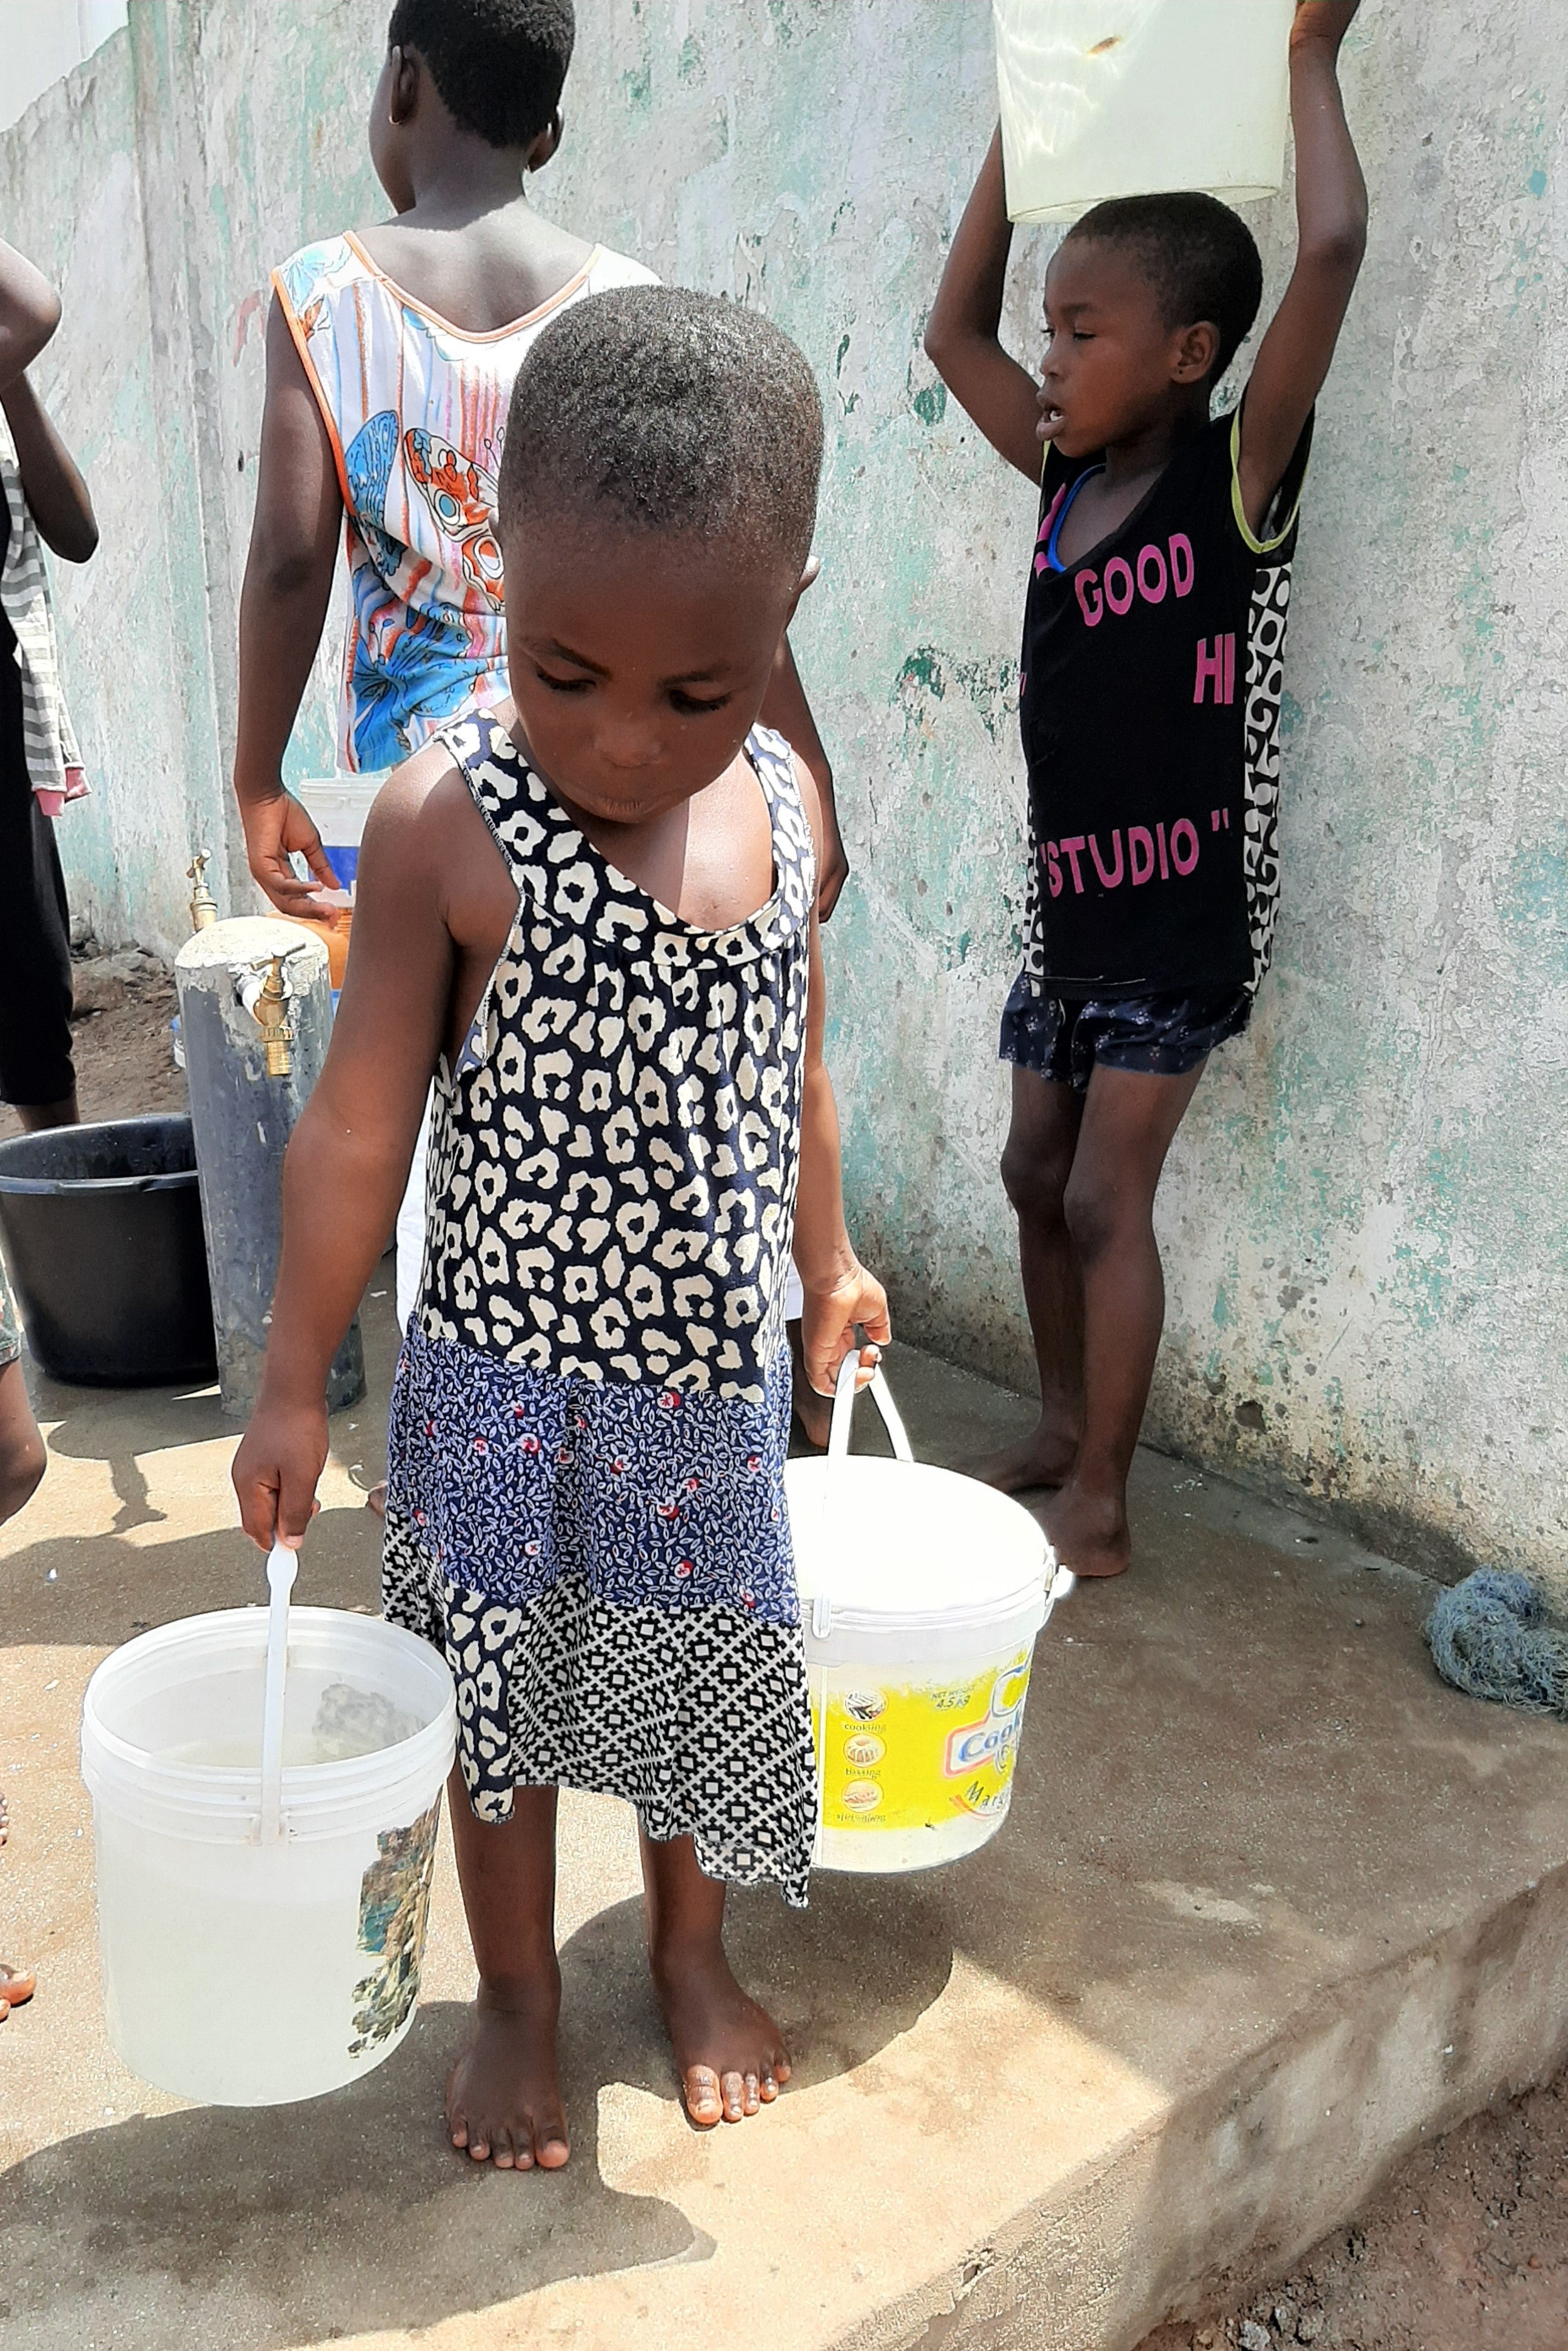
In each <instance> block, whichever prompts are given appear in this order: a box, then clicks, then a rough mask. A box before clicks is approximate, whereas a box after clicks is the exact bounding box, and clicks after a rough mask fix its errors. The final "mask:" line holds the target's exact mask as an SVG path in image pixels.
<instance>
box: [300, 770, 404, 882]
mask: <svg viewBox="0 0 1568 2351" xmlns="http://www.w3.org/2000/svg"><path fill="white" fill-rule="evenodd" d="M385 781H386V778H385V776H384V775H375V776H332V777H326V778H321V779H320V780H319V781H315V782H311V783H308V784H296V785H295V787H294V797H295V799H297V800H298V802H299V804H300V806H301V807H302V808H303V809H304V810H305V811H306V814H307V815H308V817H309V819H310V820H311V822H312V823H313V824H314V826H315V827H316V830H317V831H318V832H319V834H320V836H321V846H322V848H323V849H324V850H325V851H326V852H327V854H328V856H329V859H330V860H331V863H332V871H333V872H334V873H336V875H337V877H338V879H339V881H340V883H342V885H343V888H344V889H345V890H348V891H352V889H353V887H354V884H355V882H356V881H357V880H358V878H359V872H360V843H361V841H362V840H363V839H364V836H365V819H366V818H367V817H368V816H369V814H370V812H371V809H372V808H373V807H374V805H375V799H376V794H377V793H378V792H379V791H380V790H381V788H382V785H383V784H384V783H385Z"/></svg>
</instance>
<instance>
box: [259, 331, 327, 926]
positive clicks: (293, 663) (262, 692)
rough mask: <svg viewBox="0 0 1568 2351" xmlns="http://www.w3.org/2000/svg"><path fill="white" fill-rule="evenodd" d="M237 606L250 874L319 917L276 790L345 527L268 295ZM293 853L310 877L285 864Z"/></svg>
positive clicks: (293, 814) (289, 810)
mask: <svg viewBox="0 0 1568 2351" xmlns="http://www.w3.org/2000/svg"><path fill="white" fill-rule="evenodd" d="M258 476H259V477H258V480H257V484H256V519H255V521H254V522H253V523H252V525H251V533H250V553H249V556H248V558H247V559H246V567H245V587H244V589H243V590H242V592H241V595H240V608H239V737H238V743H237V746H236V748H235V796H236V797H237V799H238V800H239V808H240V815H241V817H242V818H243V819H244V821H245V843H246V855H247V857H248V859H249V862H250V870H251V872H252V874H253V875H254V876H255V878H256V881H257V882H258V883H260V885H261V887H262V888H263V889H264V890H265V891H266V893H267V896H268V897H269V898H270V899H271V901H272V903H273V904H274V905H275V906H277V907H278V908H279V909H280V910H281V911H282V912H283V913H284V914H314V913H319V908H318V907H317V906H315V904H313V902H312V899H311V895H310V893H311V892H312V890H314V889H316V888H317V887H321V888H325V889H328V890H335V889H336V888H337V886H338V877H337V875H336V874H335V873H334V872H333V871H332V868H331V865H330V864H329V862H328V857H327V852H326V851H325V850H324V849H323V848H322V846H321V836H320V834H319V832H318V831H317V830H316V827H315V826H314V825H313V824H312V823H311V821H310V819H309V818H308V815H307V814H306V812H305V810H303V809H302V808H301V807H300V805H299V802H298V800H297V799H294V798H293V796H292V795H291V794H290V793H288V792H286V791H285V790H284V789H283V755H284V753H285V751H286V750H287V748H288V737H289V736H290V735H291V734H292V733H293V731H294V722H295V720H296V719H297V718H298V716H299V704H300V700H301V697H302V696H303V695H304V692H305V687H306V683H307V681H308V678H309V675H310V665H311V664H312V662H313V661H314V660H315V658H316V649H317V647H318V645H319V643H320V642H321V630H322V625H323V623H324V622H325V621H326V618H327V601H328V599H329V596H330V595H331V592H332V572H333V569H334V567H335V566H336V563H337V559H338V540H339V537H340V532H341V529H342V523H343V499H342V493H341V491H340V488H339V486H338V469H337V465H336V462H335V460H334V458H333V455H332V444H331V442H330V440H329V437H328V434H327V427H326V425H325V424H324V423H323V422H322V418H321V411H320V409H319V407H318V406H317V403H316V397H315V394H314V393H313V392H312V391H311V389H310V385H309V381H308V378H307V376H306V373H305V367H304V362H303V361H302V360H301V359H300V357H299V354H298V350H296V349H295V347H294V338H293V336H292V335H291V334H290V333H289V330H288V321H287V319H286V318H285V316H284V314H283V308H282V305H281V304H280V303H279V302H278V300H277V297H276V296H274V298H273V303H272V308H271V311H270V312H269V314H268V317H267V406H266V408H265V410H264V411H263V413H262V420H261V455H260V460H259V465H258ZM291 850H298V852H299V854H300V855H301V856H302V857H303V858H304V859H305V861H306V862H307V863H308V866H309V868H310V871H311V872H312V874H313V875H314V876H315V880H314V881H312V882H308V883H307V882H301V881H300V880H299V878H298V875H297V874H296V872H295V871H294V868H293V867H292V865H290V863H289V862H288V855H289V852H290V851H291Z"/></svg>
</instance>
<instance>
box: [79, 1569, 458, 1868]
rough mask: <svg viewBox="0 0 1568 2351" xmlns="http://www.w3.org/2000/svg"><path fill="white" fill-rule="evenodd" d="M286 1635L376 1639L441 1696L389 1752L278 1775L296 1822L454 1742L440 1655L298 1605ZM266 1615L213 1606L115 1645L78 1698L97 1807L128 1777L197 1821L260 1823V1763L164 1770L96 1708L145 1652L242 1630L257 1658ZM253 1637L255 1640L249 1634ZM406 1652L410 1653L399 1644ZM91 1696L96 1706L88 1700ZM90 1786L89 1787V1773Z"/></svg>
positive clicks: (411, 1639)
mask: <svg viewBox="0 0 1568 2351" xmlns="http://www.w3.org/2000/svg"><path fill="white" fill-rule="evenodd" d="M288 1613H289V1618H290V1633H291V1637H292V1633H293V1630H294V1628H295V1627H296V1626H299V1627H301V1628H302V1629H305V1630H307V1631H309V1630H316V1629H320V1628H322V1627H323V1625H327V1624H332V1625H342V1624H344V1623H347V1624H348V1625H352V1626H353V1627H355V1629H356V1633H359V1634H368V1635H369V1636H370V1638H371V1641H372V1642H375V1641H379V1640H381V1639H382V1636H383V1635H384V1636H386V1638H387V1639H388V1640H389V1641H390V1642H391V1644H392V1646H393V1647H396V1648H399V1649H402V1651H403V1654H404V1655H405V1656H410V1655H412V1656H417V1657H418V1660H419V1663H420V1665H421V1667H422V1668H423V1669H427V1670H429V1671H430V1672H431V1673H432V1674H433V1675H444V1677H445V1681H446V1689H445V1692H444V1697H443V1699H442V1703H441V1705H440V1707H439V1708H437V1710H436V1712H435V1714H434V1716H433V1717H432V1719H430V1720H429V1721H428V1722H424V1723H422V1724H421V1725H420V1727H419V1729H417V1730H415V1731H413V1732H411V1733H410V1735H409V1736H408V1737H407V1738H406V1739H400V1740H394V1741H393V1743H392V1745H391V1746H390V1747H376V1748H372V1749H371V1750H370V1752H369V1753H368V1754H365V1755H353V1756H349V1757H347V1758H345V1759H344V1760H342V1761H337V1762H331V1763H290V1764H286V1765H285V1767H284V1771H283V1792H284V1810H285V1813H286V1815H287V1816H289V1817H291V1818H292V1819H293V1820H294V1821H295V1822H297V1823H298V1822H299V1821H300V1820H301V1819H302V1818H303V1819H308V1818H309V1817H311V1816H312V1815H313V1814H318V1813H327V1812H330V1811H333V1810H335V1809H337V1808H339V1807H340V1806H343V1805H345V1804H351V1803H353V1802H356V1800H358V1799H361V1798H362V1797H363V1796H365V1795H366V1794H368V1793H371V1792H373V1791H378V1790H381V1789H382V1788H385V1787H388V1786H390V1785H394V1784H395V1783H396V1782H399V1781H401V1780H403V1779H405V1778H407V1777H408V1776H410V1775H411V1774H413V1773H415V1772H418V1771H423V1769H425V1768H426V1767H427V1764H428V1761H429V1760H430V1758H431V1757H432V1756H433V1755H434V1754H435V1753H438V1752H439V1751H440V1750H441V1749H442V1748H443V1747H448V1748H449V1747H450V1746H452V1744H453V1743H454V1742H455V1735H456V1724H457V1691H456V1685H455V1683H454V1682H453V1679H452V1675H451V1669H450V1667H448V1666H447V1665H446V1662H445V1660H444V1658H443V1657H442V1656H439V1655H438V1653H437V1652H436V1651H435V1650H434V1649H433V1648H432V1647H431V1646H430V1644H429V1642H427V1641H422V1640H421V1639H420V1637H419V1635H417V1634H416V1633H411V1632H409V1631H408V1630H407V1628H406V1627H405V1626H403V1625H389V1624H388V1623H387V1621H386V1619H385V1617H383V1616H361V1615H359V1614H356V1613H355V1612H354V1611H353V1610H351V1609H347V1608H319V1607H304V1608H291V1609H290V1610H289V1612H288ZM239 1631H243V1632H244V1633H245V1634H246V1635H247V1636H248V1637H249V1641H250V1645H251V1646H254V1648H255V1649H256V1655H257V1657H258V1659H259V1658H261V1657H264V1656H265V1655H266V1649H267V1609H266V1608H265V1607H264V1606H261V1605H259V1604H254V1605H250V1606H246V1607H242V1608H221V1609H212V1610H209V1611H207V1612H206V1613H204V1614H202V1615H199V1616H179V1617H175V1618H173V1619H172V1621H171V1622H170V1623H169V1624H167V1625H152V1626H151V1627H150V1628H149V1630H148V1631H147V1632H145V1633H139V1634H137V1635H136V1636H135V1638H134V1639H133V1640H130V1641H125V1642H122V1643H121V1645H120V1647H119V1648H118V1649H114V1650H111V1651H110V1655H109V1656H107V1657H105V1658H104V1659H103V1660H102V1661H101V1663H100V1664H99V1666H97V1667H95V1669H94V1671H93V1673H92V1675H91V1676H90V1677H89V1681H88V1685H87V1688H86V1689H85V1691H84V1692H83V1694H82V1713H81V1769H82V1776H83V1778H84V1780H86V1781H87V1783H88V1786H89V1792H91V1794H92V1795H93V1797H94V1800H95V1801H97V1799H98V1798H99V1795H100V1793H101V1794H108V1793H109V1789H108V1787H107V1785H106V1784H104V1782H103V1775H105V1774H106V1773H107V1776H108V1778H109V1779H110V1780H112V1781H113V1782H114V1783H115V1787H116V1790H117V1792H122V1793H123V1792H125V1790H126V1775H131V1776H133V1778H134V1781H135V1782H136V1784H137V1786H138V1787H139V1788H140V1789H141V1790H142V1791H144V1792H145V1793H146V1795H147V1796H148V1797H149V1798H151V1799H152V1800H153V1801H154V1802H158V1801H162V1802H165V1803H170V1804H173V1805H176V1806H178V1807H179V1808H180V1809H181V1810H182V1811H186V1812H189V1813H194V1814H198V1815H205V1816H208V1817H211V1818H214V1819H216V1818H218V1817H220V1816H221V1817H224V1818H228V1819H234V1818H236V1817H238V1818H244V1819H247V1820H248V1819H249V1818H250V1817H251V1816H252V1815H255V1817H256V1819H257V1820H259V1818H260V1813H261V1758H260V1756H259V1754H258V1755H257V1757H256V1762H255V1764H254V1765H249V1764H240V1765H229V1764H204V1763H172V1762H169V1761H165V1760H162V1759H160V1758H159V1757H158V1756H156V1755H155V1754H153V1753H152V1751H151V1750H148V1749H147V1748H145V1747H139V1746H137V1745H136V1743H135V1742H134V1740H129V1739H126V1738H124V1737H122V1736H121V1734H120V1732H119V1731H117V1730H113V1729H110V1726H109V1724H108V1723H107V1722H105V1721H104V1720H103V1719H102V1715H101V1712H100V1710H99V1708H100V1706H101V1702H102V1698H103V1697H104V1694H105V1692H106V1691H110V1690H112V1689H113V1687H114V1686H115V1685H116V1684H117V1683H118V1682H120V1681H122V1680H124V1679H125V1678H126V1677H127V1675H128V1674H131V1673H134V1671H135V1669H136V1667H137V1665H138V1664H140V1663H141V1661H142V1659H144V1658H145V1656H147V1655H148V1653H149V1652H150V1651H152V1650H160V1651H162V1652H163V1653H164V1654H168V1653H170V1652H177V1651H178V1650H180V1649H182V1648H185V1649H199V1648H201V1647H203V1646H206V1645H207V1644H209V1643H216V1642H218V1641H220V1640H222V1639H223V1638H224V1637H225V1635H233V1634H234V1633H235V1632H239ZM257 1636H259V1637H257ZM408 1645H412V1646H408ZM95 1699H96V1701H97V1702H96V1703H95ZM95 1774H96V1775H98V1781H99V1783H98V1784H95V1778H94V1775H95Z"/></svg>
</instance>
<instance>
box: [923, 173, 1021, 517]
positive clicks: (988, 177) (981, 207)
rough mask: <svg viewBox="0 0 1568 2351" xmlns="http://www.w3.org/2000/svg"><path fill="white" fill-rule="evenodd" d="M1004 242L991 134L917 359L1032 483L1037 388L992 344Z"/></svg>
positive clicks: (1005, 225) (1006, 226)
mask: <svg viewBox="0 0 1568 2351" xmlns="http://www.w3.org/2000/svg"><path fill="white" fill-rule="evenodd" d="M1012 241H1013V228H1012V223H1011V221H1009V218H1008V204H1007V193H1006V190H1005V188H1004V186H1003V181H1002V134H1001V131H1000V130H999V129H998V132H997V135H996V137H995V138H994V139H993V140H992V141H991V143H990V147H989V148H988V151H987V154H986V160H985V162H983V163H982V164H981V166H980V176H979V178H978V179H977V181H976V183H975V187H974V193H973V194H972V195H971V196H970V198H969V201H968V203H967V204H966V205H965V207H964V217H963V219H962V220H961V221H960V222H959V223H958V228H957V234H956V235H955V237H954V239H953V245H952V250H951V251H950V252H949V254H948V256H947V266H946V268H945V269H944V270H943V272H942V283H941V285H940V286H939V287H937V289H936V302H935V303H934V305H933V306H932V311H931V316H930V318H929V319H928V320H927V321H926V326H925V351H926V356H927V358H928V359H929V360H930V361H931V364H932V365H933V367H934V368H935V369H936V372H937V374H938V375H939V376H940V377H941V379H942V381H943V382H944V383H945V384H946V386H947V389H948V391H949V392H951V393H952V394H953V397H954V398H955V399H956V401H958V402H960V403H961V404H962V406H963V407H965V408H966V409H967V411H968V413H969V414H970V415H971V416H972V417H973V418H974V420H975V422H976V423H977V425H978V426H979V428H980V430H981V432H982V433H983V434H985V436H986V438H987V440H988V442H989V443H990V444H991V446H992V448H993V449H995V450H997V451H998V452H999V454H1000V455H1002V456H1004V457H1005V458H1006V459H1007V461H1008V463H1009V465H1016V466H1017V467H1018V469H1019V473H1020V474H1027V475H1029V478H1030V481H1031V482H1038V481H1039V480H1040V475H1041V473H1042V472H1043V470H1044V466H1045V449H1044V445H1043V444H1042V443H1041V441H1040V385H1039V383H1038V382H1037V381H1036V380H1035V378H1034V377H1033V376H1032V375H1030V371H1029V370H1028V369H1027V368H1025V367H1020V366H1019V362H1018V361H1017V360H1015V359H1014V358H1012V356H1011V355H1010V353H1009V352H1007V351H1005V350H1003V349H1002V346H1001V343H1000V342H999V340H998V336H997V329H998V327H999V326H1000V324H1001V319H1002V294H1003V290H1004V288H1005V287H1006V284H1007V275H1008V256H1009V253H1010V252H1011V250H1012Z"/></svg>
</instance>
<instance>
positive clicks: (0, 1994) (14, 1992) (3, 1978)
mask: <svg viewBox="0 0 1568 2351" xmlns="http://www.w3.org/2000/svg"><path fill="white" fill-rule="evenodd" d="M37 1989H38V1979H37V1976H36V1975H34V1974H33V1972H32V1970H30V1969H26V1970H24V1969H22V1968H8V1967H5V1966H3V1965H0V2024H4V2023H5V2019H6V2018H7V2017H8V2016H9V2015H10V2013H11V2011H12V2010H13V2009H14V2008H24V2007H26V2003H27V2001H30V2000H31V1999H32V1997H33V1994H34V1993H35V1992H36V1991H37Z"/></svg>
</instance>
